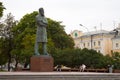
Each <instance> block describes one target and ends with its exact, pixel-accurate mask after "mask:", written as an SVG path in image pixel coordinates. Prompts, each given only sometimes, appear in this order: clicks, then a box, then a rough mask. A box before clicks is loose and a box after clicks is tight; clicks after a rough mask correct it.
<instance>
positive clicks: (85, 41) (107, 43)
mask: <svg viewBox="0 0 120 80" xmlns="http://www.w3.org/2000/svg"><path fill="white" fill-rule="evenodd" d="M71 35H72V37H73V39H74V42H75V46H74V47H75V48H81V49H83V48H88V49H94V50H96V51H97V52H100V53H102V54H103V55H107V54H111V50H112V40H111V39H112V38H113V37H114V34H112V33H110V32H109V31H105V30H99V31H93V32H87V33H82V32H81V31H78V32H77V30H75V31H73V32H72V33H71ZM76 35H77V36H76Z"/></svg>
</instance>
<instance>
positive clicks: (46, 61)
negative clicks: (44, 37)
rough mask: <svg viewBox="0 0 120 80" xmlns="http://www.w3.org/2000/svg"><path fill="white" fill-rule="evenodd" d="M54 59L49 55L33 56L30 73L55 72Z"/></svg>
mask: <svg viewBox="0 0 120 80" xmlns="http://www.w3.org/2000/svg"><path fill="white" fill-rule="evenodd" d="M53 62H54V61H53V58H52V57H51V56H49V55H40V56H32V57H31V61H30V71H32V72H51V71H53V64H54V63H53Z"/></svg>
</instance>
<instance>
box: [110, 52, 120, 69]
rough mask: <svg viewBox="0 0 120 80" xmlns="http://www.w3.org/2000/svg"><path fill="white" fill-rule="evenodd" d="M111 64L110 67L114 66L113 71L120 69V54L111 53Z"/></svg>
mask: <svg viewBox="0 0 120 80" xmlns="http://www.w3.org/2000/svg"><path fill="white" fill-rule="evenodd" d="M112 59H113V63H112V64H110V65H114V68H115V69H120V53H119V52H114V53H112Z"/></svg>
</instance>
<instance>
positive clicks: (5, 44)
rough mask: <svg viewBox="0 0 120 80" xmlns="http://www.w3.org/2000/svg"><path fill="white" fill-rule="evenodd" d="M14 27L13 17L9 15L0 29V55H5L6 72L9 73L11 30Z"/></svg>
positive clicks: (11, 43)
mask: <svg viewBox="0 0 120 80" xmlns="http://www.w3.org/2000/svg"><path fill="white" fill-rule="evenodd" d="M15 25H16V21H15V20H14V16H13V15H12V14H11V13H9V14H8V15H7V18H6V19H5V21H4V22H3V24H2V26H1V27H0V33H1V34H2V35H1V40H2V52H1V53H2V54H6V55H7V58H6V60H8V71H10V63H11V59H12V56H11V51H12V49H13V46H14V44H13V32H12V28H13V27H14V26H15Z"/></svg>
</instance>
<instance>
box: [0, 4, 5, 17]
mask: <svg viewBox="0 0 120 80" xmlns="http://www.w3.org/2000/svg"><path fill="white" fill-rule="evenodd" d="M4 9H5V7H4V6H3V4H2V2H0V17H2V16H3V10H4Z"/></svg>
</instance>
